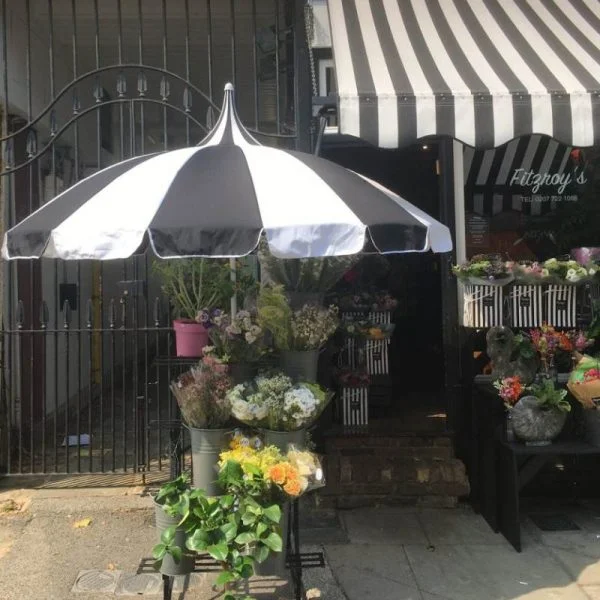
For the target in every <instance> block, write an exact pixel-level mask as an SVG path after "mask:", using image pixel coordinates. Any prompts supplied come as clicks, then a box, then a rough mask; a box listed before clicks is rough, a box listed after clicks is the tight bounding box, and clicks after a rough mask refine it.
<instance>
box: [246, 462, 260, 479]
mask: <svg viewBox="0 0 600 600" xmlns="http://www.w3.org/2000/svg"><path fill="white" fill-rule="evenodd" d="M244 466H245V469H246V471H247V472H248V473H250V474H252V475H257V476H260V475H262V470H261V469H259V468H258V467H257V466H256V465H252V464H250V463H246V464H245V465H244Z"/></svg>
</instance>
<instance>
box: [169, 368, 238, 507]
mask: <svg viewBox="0 0 600 600" xmlns="http://www.w3.org/2000/svg"><path fill="white" fill-rule="evenodd" d="M232 387H233V381H232V379H231V377H230V376H229V372H228V369H227V365H226V364H223V363H222V362H220V361H219V360H218V359H217V358H215V357H214V356H205V357H204V358H203V359H202V360H201V361H200V362H199V363H198V365H197V366H196V367H193V368H192V369H191V370H189V371H186V372H185V373H183V374H182V375H180V376H179V377H178V378H177V380H176V381H174V382H173V383H172V384H171V391H172V392H173V395H174V396H175V398H176V400H177V404H178V405H179V408H180V410H181V416H182V418H183V422H184V423H185V425H186V427H187V428H188V430H189V432H190V442H191V448H192V482H193V485H194V487H195V488H201V489H203V490H205V491H206V492H207V493H208V494H209V495H216V494H219V493H220V492H221V490H220V488H219V486H218V482H217V467H216V465H217V462H218V460H219V454H220V453H221V451H222V450H223V448H225V447H226V445H227V438H226V434H227V431H228V430H227V429H226V425H227V423H228V421H229V420H230V418H231V404H230V401H229V398H228V397H227V394H228V392H229V391H230V390H231V388H232Z"/></svg>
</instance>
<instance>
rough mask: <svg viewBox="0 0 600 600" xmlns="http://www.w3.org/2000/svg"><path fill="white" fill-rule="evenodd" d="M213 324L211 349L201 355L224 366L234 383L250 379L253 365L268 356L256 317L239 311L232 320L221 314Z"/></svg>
mask: <svg viewBox="0 0 600 600" xmlns="http://www.w3.org/2000/svg"><path fill="white" fill-rule="evenodd" d="M213 321H214V326H213V327H212V328H211V329H210V332H209V337H210V341H211V345H210V346H206V347H205V348H204V354H205V355H210V356H216V357H218V359H219V360H220V361H221V362H223V363H226V364H227V365H228V367H229V371H230V374H231V376H232V377H233V379H234V381H235V382H236V383H237V382H239V381H244V380H245V379H251V378H252V377H253V375H254V374H255V373H254V368H253V365H255V364H256V363H257V362H258V361H260V359H261V358H262V357H263V356H264V355H265V354H266V352H267V347H266V345H265V343H264V332H263V329H262V327H261V326H260V325H259V324H258V321H257V316H256V313H255V312H251V311H247V310H240V311H239V312H237V313H236V314H235V316H234V317H231V316H230V315H228V314H227V313H221V314H219V315H218V316H216V317H215V318H214V319H213Z"/></svg>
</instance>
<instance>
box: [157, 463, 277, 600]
mask: <svg viewBox="0 0 600 600" xmlns="http://www.w3.org/2000/svg"><path fill="white" fill-rule="evenodd" d="M219 482H220V484H221V486H222V488H223V490H224V492H225V493H224V495H223V496H218V497H209V496H207V495H206V493H205V492H204V490H201V489H192V490H186V491H185V492H184V494H183V495H182V496H181V498H180V501H179V502H178V503H177V511H178V514H179V515H180V516H181V520H180V522H179V525H180V526H182V527H183V528H184V529H185V531H186V535H187V541H186V545H187V548H188V549H189V550H192V551H194V552H206V553H208V554H209V555H210V556H211V557H212V558H213V559H214V560H216V561H217V562H218V563H219V564H220V565H221V568H222V571H221V573H220V575H219V576H218V578H217V581H216V583H217V585H219V586H223V587H224V591H225V594H224V596H223V600H240V599H243V600H253V599H252V598H251V597H250V596H248V595H246V594H244V593H240V592H238V591H237V589H236V587H237V584H239V583H240V582H241V581H242V580H244V579H248V578H249V577H251V576H252V575H253V574H254V565H255V564H256V563H261V562H263V561H264V560H266V559H267V557H268V556H269V554H270V552H281V551H282V550H283V539H282V536H281V528H280V526H279V523H280V521H281V515H282V512H281V507H280V504H281V499H278V498H276V497H275V494H274V491H273V486H272V485H271V482H269V481H268V480H267V479H266V478H265V476H264V473H263V471H262V470H261V469H260V468H259V467H258V466H253V465H249V464H246V465H244V468H243V469H242V466H241V464H240V463H238V462H236V461H227V462H226V463H225V464H224V465H223V466H222V467H221V470H220V472H219ZM171 529H172V531H170V530H169V531H167V532H165V534H164V535H163V538H164V539H161V542H160V543H159V544H157V545H156V546H155V547H154V549H153V556H154V557H155V558H157V559H159V560H160V559H162V558H163V557H164V556H165V554H167V553H169V554H171V555H172V556H173V557H174V558H175V559H176V560H177V557H178V556H181V553H182V551H183V550H182V549H181V548H179V547H176V546H173V545H172V541H173V538H174V529H175V528H171Z"/></svg>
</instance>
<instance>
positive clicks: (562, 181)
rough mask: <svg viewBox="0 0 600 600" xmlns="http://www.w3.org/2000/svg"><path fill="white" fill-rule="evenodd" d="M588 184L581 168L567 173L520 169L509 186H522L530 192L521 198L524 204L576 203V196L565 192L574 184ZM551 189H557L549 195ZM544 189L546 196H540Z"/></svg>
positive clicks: (515, 172)
mask: <svg viewBox="0 0 600 600" xmlns="http://www.w3.org/2000/svg"><path fill="white" fill-rule="evenodd" d="M586 182H587V177H586V175H585V173H584V172H583V170H582V169H581V168H579V167H576V168H575V169H574V170H573V171H570V172H566V173H538V172H536V171H533V170H529V171H527V170H525V169H523V168H519V169H515V170H514V171H513V174H512V177H511V178H510V182H509V185H511V186H513V185H514V186H520V187H521V188H525V190H526V192H529V193H525V194H523V195H522V196H521V201H522V202H576V201H577V198H578V196H577V195H576V194H567V195H565V192H566V191H567V189H568V188H569V186H570V185H571V184H573V183H575V184H578V185H583V184H585V183H586ZM549 188H555V189H554V190H553V191H552V193H548V189H549ZM542 189H543V191H544V192H546V193H545V194H539V192H540V190H542Z"/></svg>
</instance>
